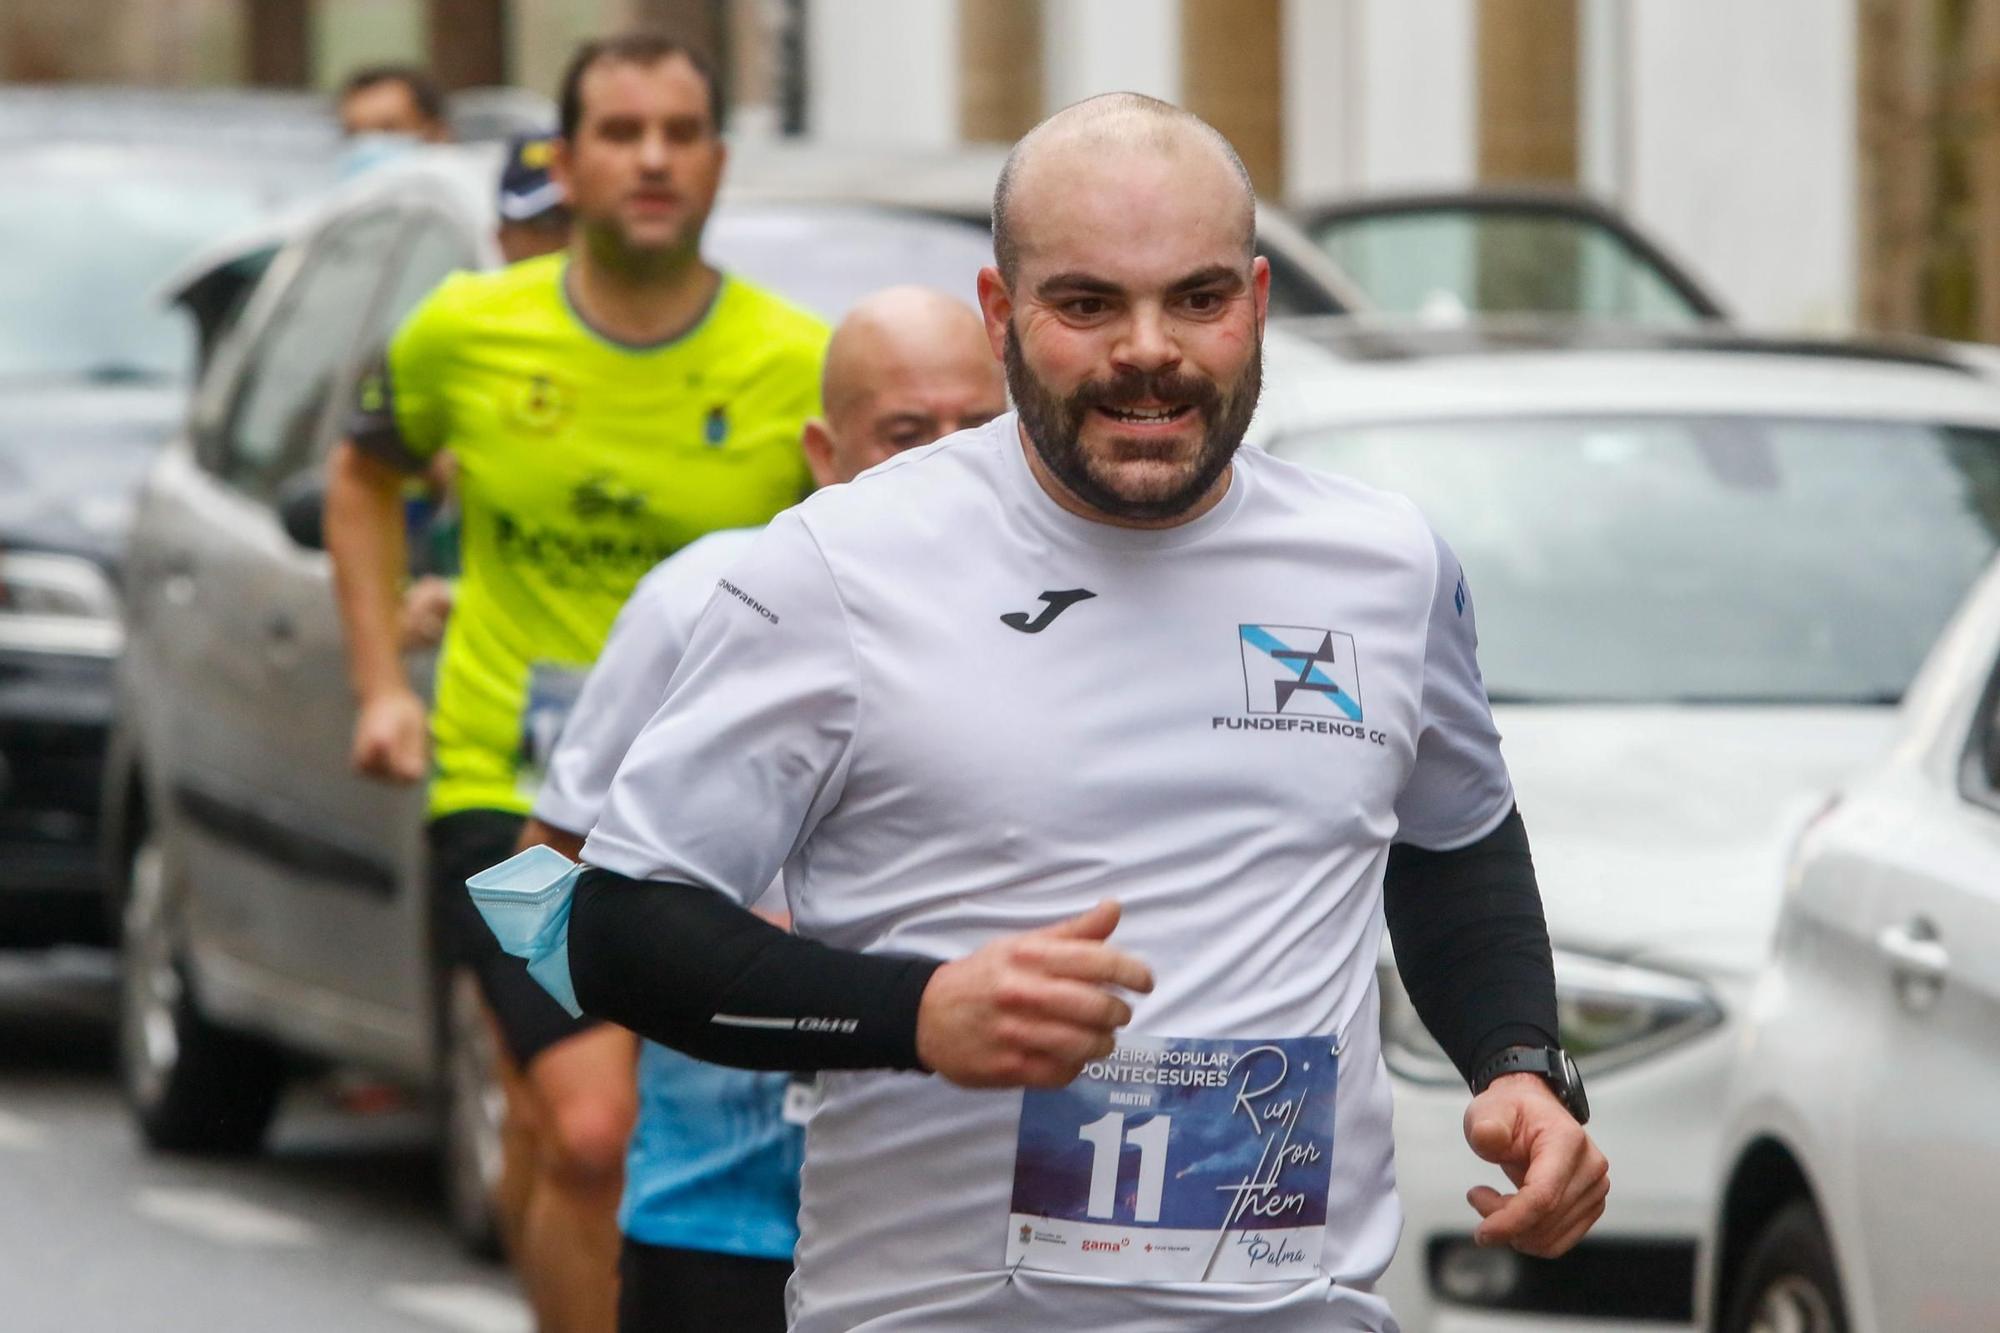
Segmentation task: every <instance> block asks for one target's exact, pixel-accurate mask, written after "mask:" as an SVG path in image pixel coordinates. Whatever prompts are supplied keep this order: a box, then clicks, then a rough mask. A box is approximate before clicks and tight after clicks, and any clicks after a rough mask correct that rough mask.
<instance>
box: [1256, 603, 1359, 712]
mask: <svg viewBox="0 0 2000 1333" xmlns="http://www.w3.org/2000/svg"><path fill="white" fill-rule="evenodd" d="M1236 630H1237V638H1238V640H1239V646H1240V647H1241V649H1242V650H1243V690H1244V707H1245V708H1246V709H1247V710H1248V711H1250V712H1252V713H1283V714H1285V715H1286V716H1288V717H1338V718H1345V719H1346V720H1347V721H1349V722H1359V721H1360V720H1361V664H1360V662H1359V661H1358V660H1357V659H1356V658H1355V655H1354V636H1353V635H1351V634H1343V633H1341V632H1340V631H1339V630H1337V629H1313V628H1310V627H1308V626H1304V625H1238V626H1237V627H1236Z"/></svg>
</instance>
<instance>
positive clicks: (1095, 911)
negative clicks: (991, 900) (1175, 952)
mask: <svg viewBox="0 0 2000 1333" xmlns="http://www.w3.org/2000/svg"><path fill="white" fill-rule="evenodd" d="M1118 915H1119V909H1118V904H1117V903H1115V902H1110V901H1105V902H1101V903H1099V904H1098V905H1097V906H1095V907H1093V908H1091V909H1090V910H1089V911H1088V912H1085V913H1083V914H1082V915H1081V916H1073V917H1071V918H1070V919H1069V920H1067V921H1059V922H1057V923H1056V924H1055V925H1053V926H1046V927H1044V928H1043V929H1041V930H1034V931H1029V932H1027V933H1025V934H1021V935H1009V936H1007V937H1006V938H1004V939H998V940H995V941H993V942H992V943H991V944H988V945H986V946H985V947H984V948H982V949H979V950H978V951H977V952H974V953H971V954H968V955H966V956H965V957H964V958H961V959H959V960H958V961H956V962H951V963H946V964H945V965H944V966H943V967H940V968H939V969H938V970H937V971H936V972H934V973H932V974H931V979H930V984H929V985H927V986H926V987H925V988H924V996H923V1000H922V1001H921V1002H920V1004H919V1005H918V1009H917V1058H918V1059H919V1060H921V1061H922V1062H923V1064H924V1067H925V1068H926V1069H929V1070H930V1071H932V1072H933V1073H936V1074H941V1075H943V1076H944V1077H945V1078H948V1079H950V1080H951V1081H952V1082H953V1083H957V1084H959V1085H960V1086H962V1087H967V1088H1018V1087H1031V1088H1059V1087H1062V1086H1063V1085H1064V1084H1066V1083H1068V1082H1069V1081H1070V1080H1072V1079H1074V1078H1075V1077H1076V1076H1077V1074H1078V1073H1079V1072H1080V1071H1081V1070H1082V1069H1083V1066H1084V1064H1085V1063H1086V1062H1088V1061H1091V1060H1095V1059H1098V1058H1100V1057H1102V1056H1106V1055H1109V1054H1110V1053H1111V1048H1112V1047H1113V1045H1114V1044H1116V1041H1117V1034H1118V1029H1119V1028H1121V1027H1123V1026H1124V1025H1125V1024H1127V1023H1129V1022H1131V1021H1132V1007H1131V1006H1130V1005H1129V1004H1127V1003H1126V1002H1125V1001H1124V1000H1123V999H1121V998H1119V997H1118V996H1117V995H1116V994H1114V993H1113V990H1112V988H1113V987H1119V988H1122V989H1124V990H1128V991H1137V992H1140V993H1141V994H1143V993H1145V992H1147V991H1150V990H1152V989H1153V973H1152V970H1151V969H1150V968H1148V967H1147V966H1146V965H1145V964H1144V963H1142V962H1140V961H1139V960H1138V959H1137V958H1134V957H1133V956H1132V955H1130V954H1128V953H1121V952H1120V951H1118V950H1117V949H1114V948H1112V947H1111V946H1110V945H1109V944H1107V943H1105V941H1106V940H1107V939H1109V938H1110V936H1111V932H1112V930H1113V929H1114V928H1115V927H1116V926H1117V925H1118Z"/></svg>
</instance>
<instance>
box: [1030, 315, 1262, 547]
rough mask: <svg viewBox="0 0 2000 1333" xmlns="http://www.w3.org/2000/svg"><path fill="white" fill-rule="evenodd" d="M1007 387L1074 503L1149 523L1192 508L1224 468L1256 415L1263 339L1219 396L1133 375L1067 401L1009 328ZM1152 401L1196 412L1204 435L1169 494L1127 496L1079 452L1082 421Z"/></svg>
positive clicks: (1175, 379)
mask: <svg viewBox="0 0 2000 1333" xmlns="http://www.w3.org/2000/svg"><path fill="white" fill-rule="evenodd" d="M1006 366H1007V390H1008V392H1009V393H1011V394H1012V395H1013V398H1014V407H1015V410H1016V411H1018V412H1019V413H1020V414H1021V425H1022V427H1023V428H1024V429H1025V430H1026V431H1027V433H1028V440H1029V442H1030V443H1031V444H1033V445H1034V446H1035V453H1036V454H1038V455H1039V456H1040V457H1041V460H1042V465H1043V466H1044V467H1046V468H1047V469H1048V470H1049V471H1050V472H1051V473H1053V474H1054V475H1055V478H1056V480H1057V481H1059V482H1061V483H1062V484H1063V487H1064V488H1065V489H1066V490H1068V491H1069V493H1070V494H1071V495H1074V496H1075V497H1076V498H1077V499H1079V500H1081V501H1083V502H1084V503H1085V504H1087V505H1089V506H1090V507H1091V508H1092V509H1095V510H1097V511H1098V512H1099V513H1102V514H1104V515H1106V516H1108V517H1111V518H1118V519H1128V520H1136V521H1139V522H1151V521H1158V520H1161V519H1170V518H1178V517H1179V516H1180V515H1182V514H1185V513H1186V512H1187V511H1188V510H1189V509H1192V508H1193V507H1194V506H1195V504H1196V503H1197V502H1198V501H1200V499H1201V498H1202V497H1203V496H1204V495H1207V494H1208V492H1209V489H1210V488H1211V487H1213V486H1214V485H1215V483H1216V480H1217V478H1219V477H1221V476H1222V474H1223V473H1224V472H1226V471H1227V470H1228V469H1229V461H1230V460H1231V459H1232V458H1234V457H1235V456H1236V450H1237V448H1238V446H1240V445H1241V444H1242V443H1243V435H1244V432H1245V431H1247V430H1249V428H1250V414H1251V413H1253V412H1255V411H1256V410H1257V395H1258V392H1259V391H1260V390H1261V389H1262V388H1263V383H1264V335H1263V331H1262V330H1261V329H1260V330H1258V334H1257V350H1256V354H1255V355H1254V356H1252V357H1251V358H1250V364H1249V365H1248V366H1247V367H1245V369H1244V371H1243V374H1242V375H1241V377H1240V378H1239V379H1238V381H1237V384H1236V387H1235V388H1234V389H1233V390H1232V391H1230V392H1229V393H1226V394H1225V393H1223V392H1222V390H1221V389H1219V388H1217V387H1216V384H1215V381H1214V380H1212V379H1208V378H1206V377H1202V376H1195V375H1183V374H1181V373H1179V372H1178V371H1159V372H1151V373H1148V372H1145V371H1131V372H1127V373H1122V374H1120V375H1118V376H1116V377H1114V378H1112V379H1109V380H1090V381H1087V382H1086V383H1084V384H1083V385H1082V386H1080V387H1079V388H1078V389H1077V390H1076V392H1075V393H1072V394H1070V395H1069V397H1067V398H1062V397H1058V396H1057V395H1055V394H1053V393H1051V392H1049V390H1048V389H1046V388H1044V387H1043V385H1042V382H1041V381H1040V380H1038V379H1036V378H1035V375H1034V372H1032V371H1030V370H1029V369H1028V363H1027V360H1026V358H1025V357H1023V356H1022V354H1021V340H1020V337H1019V336H1018V335H1017V334H1016V333H1015V331H1014V326H1013V325H1012V324H1011V323H1010V324H1009V325H1008V326H1007V354H1006ZM1148 400H1151V401H1152V402H1156V403H1185V404H1187V405H1188V406H1189V407H1192V408H1193V409H1194V410H1195V411H1197V412H1199V413H1201V417H1202V420H1203V422H1204V423H1206V426H1207V431H1206V433H1205V434H1204V435H1203V437H1202V442H1201V450H1200V452H1199V453H1197V454H1196V455H1195V460H1194V465H1193V467H1192V468H1191V469H1190V470H1189V471H1188V472H1187V474H1186V475H1185V476H1184V477H1182V479H1181V480H1180V482H1179V484H1178V485H1176V486H1175V487H1174V488H1173V489H1172V490H1171V491H1168V492H1166V493H1165V494H1161V495H1152V496H1146V497H1143V498H1133V497H1130V496H1126V495H1122V494H1120V493H1119V492H1118V491H1117V490H1115V489H1114V488H1113V486H1112V484H1111V481H1110V479H1109V477H1108V476H1107V475H1105V473H1104V472H1102V471H1100V470H1099V468H1098V466H1097V464H1096V463H1095V462H1094V461H1093V460H1092V459H1091V458H1090V457H1089V456H1088V455H1087V454H1085V452H1084V449H1083V440H1082V435H1083V423H1084V420H1085V418H1086V417H1087V416H1088V415H1089V413H1090V412H1091V411H1092V410H1093V409H1095V408H1099V407H1130V406H1131V405H1133V404H1135V403H1141V402H1145V401H1148Z"/></svg>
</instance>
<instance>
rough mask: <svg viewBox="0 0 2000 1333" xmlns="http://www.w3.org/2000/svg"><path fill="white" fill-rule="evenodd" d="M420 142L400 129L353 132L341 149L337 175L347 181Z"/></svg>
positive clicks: (336, 176)
mask: <svg viewBox="0 0 2000 1333" xmlns="http://www.w3.org/2000/svg"><path fill="white" fill-rule="evenodd" d="M421 143H423V140H422V139H419V138H418V137H417V136H416V135H414V134H404V133H401V132H400V131H396V132H387V131H382V132H372V133H368V134H357V135H354V136H353V137H351V138H349V139H348V140H347V143H346V144H345V145H344V146H343V147H342V148H341V150H340V157H339V159H338V161H337V162H336V163H335V164H334V175H335V178H336V179H339V180H348V179H351V178H352V177H355V176H359V175H360V174H361V173H362V172H364V171H369V170H372V169H373V168H375V167H379V166H381V165H382V164H383V163H384V162H388V161H390V160H392V159H394V158H398V157H401V156H402V155H403V154H405V153H407V152H409V151H410V150H411V149H413V148H415V147H417V146H418V145H419V144H421Z"/></svg>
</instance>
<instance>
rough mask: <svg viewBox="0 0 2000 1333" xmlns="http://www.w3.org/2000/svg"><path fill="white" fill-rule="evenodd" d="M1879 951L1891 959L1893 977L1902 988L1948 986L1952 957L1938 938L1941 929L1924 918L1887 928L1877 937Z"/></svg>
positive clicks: (1876, 944)
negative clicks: (1946, 982) (1947, 976)
mask: <svg viewBox="0 0 2000 1333" xmlns="http://www.w3.org/2000/svg"><path fill="white" fill-rule="evenodd" d="M1875 949H1876V952H1878V953H1880V954H1881V955H1882V956H1883V957H1884V958H1886V959H1888V960H1889V972H1890V975H1892V976H1893V977H1895V979H1896V984H1897V985H1899V986H1905V987H1910V986H1919V985H1929V986H1932V987H1936V986H1942V985H1943V984H1944V978H1945V971H1946V970H1947V969H1948V968H1949V967H1950V966H1951V955H1950V954H1949V953H1948V952H1946V951H1945V947H1944V942H1943V941H1942V940H1940V939H1938V937H1937V927H1936V926H1933V925H1932V924H1931V923H1930V922H1929V921H1927V920H1925V919H1924V918H1923V917H1914V918H1912V919H1911V920H1909V921H1907V922H1905V923H1903V924H1902V925H1900V926H1884V927H1883V928H1882V931H1881V933H1880V934H1878V935H1876V936H1875Z"/></svg>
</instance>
